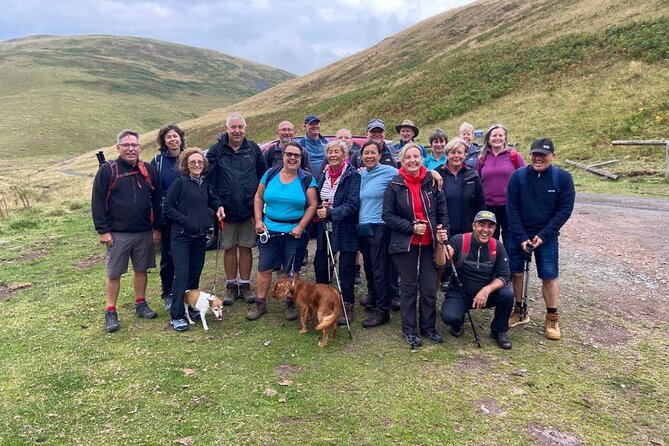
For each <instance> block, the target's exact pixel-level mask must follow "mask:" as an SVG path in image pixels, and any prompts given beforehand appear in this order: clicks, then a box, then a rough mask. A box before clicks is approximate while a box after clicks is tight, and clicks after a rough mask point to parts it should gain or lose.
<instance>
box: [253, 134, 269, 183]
mask: <svg viewBox="0 0 669 446" xmlns="http://www.w3.org/2000/svg"><path fill="white" fill-rule="evenodd" d="M253 150H254V151H255V152H256V175H257V177H258V180H260V179H261V178H262V176H263V175H264V174H265V172H267V163H265V158H264V157H263V156H262V150H260V147H258V144H256V143H253Z"/></svg>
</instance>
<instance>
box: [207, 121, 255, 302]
mask: <svg viewBox="0 0 669 446" xmlns="http://www.w3.org/2000/svg"><path fill="white" fill-rule="evenodd" d="M225 127H226V133H222V134H221V135H220V136H219V138H218V142H216V143H215V144H214V145H212V146H211V147H210V148H209V150H208V151H207V160H208V161H209V171H208V172H207V174H206V176H205V181H207V182H208V183H209V184H211V185H212V188H213V190H214V192H215V193H216V194H217V195H218V196H219V198H220V199H221V202H222V204H223V207H224V208H225V214H226V216H225V227H224V228H223V230H221V231H220V232H219V235H218V236H219V237H220V246H221V248H223V249H224V251H225V256H224V263H225V275H226V276H227V280H228V283H227V294H226V296H225V297H224V298H223V304H224V305H232V304H233V303H234V301H235V299H244V301H245V302H247V303H253V302H255V297H254V296H252V295H251V285H250V279H251V268H252V267H253V256H252V253H251V249H252V248H253V247H254V246H255V244H256V231H255V222H254V220H253V199H254V197H255V193H256V190H257V189H258V184H259V183H260V178H262V176H263V174H264V173H265V171H266V170H267V166H266V165H265V160H264V159H263V156H262V152H261V151H260V147H258V144H256V143H255V142H254V141H251V140H250V139H246V121H245V120H244V117H243V116H242V115H240V114H236V113H235V114H231V115H230V116H228V118H227V119H226V120H225Z"/></svg>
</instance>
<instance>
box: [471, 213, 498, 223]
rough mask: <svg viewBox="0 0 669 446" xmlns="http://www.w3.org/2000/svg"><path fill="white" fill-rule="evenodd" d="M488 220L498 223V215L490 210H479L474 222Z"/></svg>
mask: <svg viewBox="0 0 669 446" xmlns="http://www.w3.org/2000/svg"><path fill="white" fill-rule="evenodd" d="M486 220H487V221H491V222H493V223H495V224H497V217H495V214H494V213H492V212H490V211H479V213H478V214H476V216H475V217H474V222H477V221H486Z"/></svg>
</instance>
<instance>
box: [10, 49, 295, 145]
mask: <svg viewBox="0 0 669 446" xmlns="http://www.w3.org/2000/svg"><path fill="white" fill-rule="evenodd" d="M292 77H293V75H291V74H290V73H287V72H285V71H282V70H278V69H275V68H272V67H269V66H265V65H260V64H257V63H253V62H250V61H247V60H243V59H239V58H233V57H230V56H226V55H225V54H221V53H218V52H216V51H210V50H204V49H199V48H193V47H189V46H184V45H176V44H172V43H167V42H161V41H157V40H150V39H143V38H133V37H113V36H77V37H56V36H39V37H29V38H23V39H17V40H12V41H6V42H0V101H1V102H2V104H3V113H2V121H3V123H2V127H3V129H4V131H3V138H2V140H1V141H0V154H1V155H3V156H4V155H7V154H9V153H12V154H16V153H17V152H18V153H19V154H21V155H22V156H27V157H30V156H32V155H33V154H35V152H37V151H39V153H40V155H42V156H43V155H44V154H47V155H53V156H55V157H62V156H63V155H70V156H71V155H74V154H77V153H81V151H83V150H90V149H91V148H93V147H98V146H101V145H105V144H111V143H112V142H113V136H114V135H115V134H116V133H117V132H118V131H119V130H120V129H122V128H125V127H131V128H136V129H139V130H141V131H146V130H151V129H154V128H156V127H159V126H160V125H162V124H165V123H167V122H176V121H183V120H186V119H190V118H194V117H197V116H199V115H201V114H202V113H205V112H207V111H209V110H211V109H213V108H217V107H221V106H225V105H228V104H233V103H235V102H238V101H240V100H242V99H245V98H248V97H249V96H253V95H254V94H256V93H259V92H261V91H263V90H266V89H268V88H270V87H272V86H273V85H275V84H277V83H280V82H283V81H285V80H287V79H290V78H292Z"/></svg>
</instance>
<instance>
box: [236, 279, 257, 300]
mask: <svg viewBox="0 0 669 446" xmlns="http://www.w3.org/2000/svg"><path fill="white" fill-rule="evenodd" d="M237 299H244V302H246V303H247V304H253V303H255V302H256V296H255V295H254V294H251V284H250V283H240V284H239V291H238V293H237Z"/></svg>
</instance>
